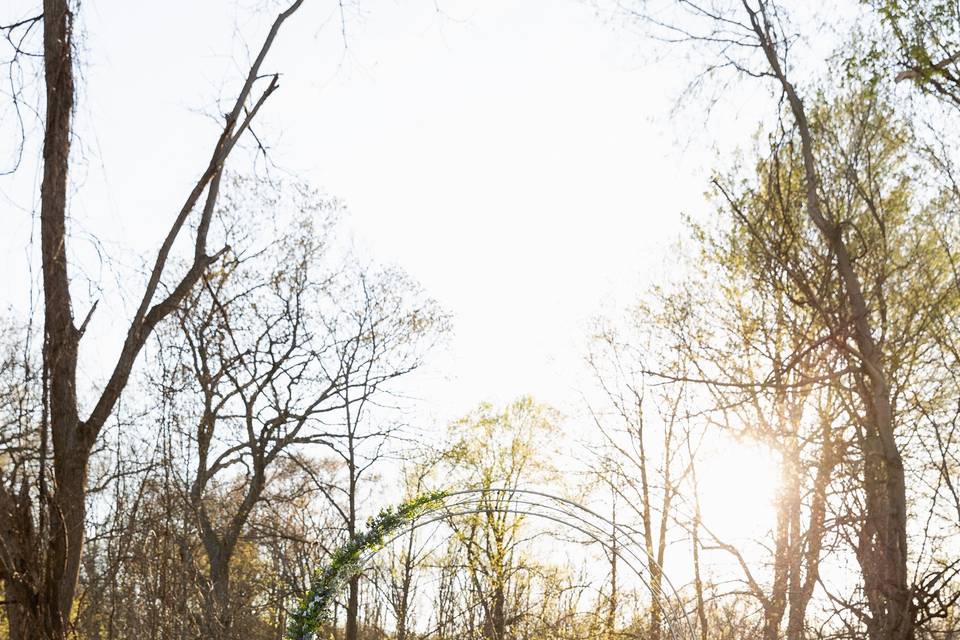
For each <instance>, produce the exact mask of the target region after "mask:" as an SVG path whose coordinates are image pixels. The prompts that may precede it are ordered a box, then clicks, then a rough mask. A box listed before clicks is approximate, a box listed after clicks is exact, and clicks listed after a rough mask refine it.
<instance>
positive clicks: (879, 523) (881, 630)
mask: <svg viewBox="0 0 960 640" xmlns="http://www.w3.org/2000/svg"><path fill="white" fill-rule="evenodd" d="M743 3H744V7H745V8H746V10H747V13H748V14H749V16H750V24H751V27H752V29H753V31H754V33H755V34H756V36H757V38H758V41H759V44H760V46H761V48H762V50H763V52H764V54H765V56H766V58H767V62H768V63H769V65H770V71H771V72H772V73H773V75H774V77H776V79H777V81H778V82H779V84H780V86H781V88H782V89H783V92H784V94H785V96H786V98H787V103H788V104H789V107H790V111H791V113H792V114H793V117H794V120H795V121H796V125H797V130H798V132H799V135H800V146H801V154H802V156H803V165H804V172H805V175H804V179H805V183H806V184H805V189H806V201H807V215H808V216H809V217H810V219H811V221H812V222H813V224H814V226H816V227H817V229H818V230H819V232H820V234H821V236H822V237H823V239H824V241H825V242H826V243H827V245H828V246H829V248H830V250H831V251H832V252H833V256H834V259H835V261H836V268H837V274H838V275H839V276H840V279H841V281H842V282H843V293H844V296H845V301H846V306H847V309H848V311H849V315H850V320H851V322H852V325H853V338H854V341H855V342H856V345H857V349H858V351H859V353H858V354H857V358H858V361H859V365H860V369H861V371H860V383H859V389H858V393H859V395H860V397H861V398H862V400H863V405H864V407H865V415H864V416H862V422H863V427H864V430H865V432H866V437H865V438H864V444H865V446H864V451H863V476H864V477H863V486H864V493H865V495H866V502H867V513H866V514H865V517H864V520H863V524H862V527H861V531H860V540H859V545H858V549H857V557H858V560H859V562H860V567H861V570H862V572H863V580H864V592H865V594H866V597H867V604H868V608H869V611H870V617H869V620H868V621H867V632H868V634H869V637H870V638H871V640H912V639H913V637H914V616H915V612H914V611H913V607H912V602H911V589H910V587H909V585H908V571H907V509H906V481H905V478H904V470H903V458H902V456H901V453H900V449H899V447H898V446H897V443H896V438H895V436H894V415H893V404H892V402H891V399H890V382H889V380H888V378H887V375H888V373H887V371H886V369H885V366H884V365H885V362H884V355H883V352H882V350H881V349H880V347H879V346H878V344H877V342H876V340H875V339H874V331H873V329H874V327H872V326H871V316H870V312H869V308H868V306H867V301H866V298H865V296H864V293H863V287H862V285H861V282H860V277H859V275H858V274H857V272H856V269H855V268H854V265H853V260H852V258H851V256H850V252H849V250H848V248H847V244H846V241H845V240H844V238H843V230H842V228H841V226H840V224H838V223H837V222H836V221H834V220H831V219H829V218H828V217H827V214H826V213H825V210H824V207H823V204H822V201H821V198H820V180H819V172H818V169H817V160H816V155H815V151H814V140H813V134H812V133H811V130H810V124H809V121H808V119H807V113H806V110H805V108H804V106H803V101H802V100H801V99H800V96H799V94H798V93H797V90H796V87H794V85H793V84H792V83H791V82H790V81H789V80H788V79H787V76H786V74H785V72H784V70H783V66H782V65H781V61H780V57H779V54H778V51H777V46H778V43H777V41H776V38H775V36H774V35H773V29H772V26H771V24H770V20H769V16H768V15H767V13H766V7H765V5H764V4H763V3H761V4H760V9H759V10H754V9H752V8H751V7H750V6H749V4H747V2H746V0H743Z"/></svg>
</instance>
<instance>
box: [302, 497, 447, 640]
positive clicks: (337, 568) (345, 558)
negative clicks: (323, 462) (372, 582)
mask: <svg viewBox="0 0 960 640" xmlns="http://www.w3.org/2000/svg"><path fill="white" fill-rule="evenodd" d="M447 496H448V493H447V492H446V491H433V492H431V493H426V494H423V495H419V496H417V497H416V498H413V499H412V500H408V501H407V502H404V503H402V504H400V505H398V506H396V507H390V508H387V509H384V510H383V511H381V512H380V513H378V514H377V515H376V516H375V517H373V518H370V520H368V521H367V529H366V531H364V532H363V533H361V534H360V535H358V536H356V537H355V538H353V539H352V540H350V541H348V542H347V543H346V544H345V545H343V546H342V547H340V548H339V549H337V550H336V551H335V552H334V553H333V555H331V556H330V561H329V562H328V563H327V565H326V566H325V567H323V568H322V569H319V570H318V571H317V572H316V573H315V574H314V576H313V580H312V581H311V583H310V588H309V589H308V590H307V592H306V593H305V594H304V595H303V597H302V598H300V603H299V606H298V607H297V610H296V611H295V612H294V613H293V615H292V616H291V619H290V625H289V627H288V629H287V638H288V639H289V640H312V638H315V637H316V633H317V631H318V630H319V629H320V627H321V626H322V625H323V624H325V623H327V622H330V617H331V612H332V605H333V600H334V598H335V597H336V595H337V592H338V591H339V590H340V588H341V587H342V586H343V585H344V583H346V582H347V580H349V579H350V578H352V577H353V576H355V575H356V574H358V573H360V571H362V570H363V567H362V566H361V560H362V559H363V557H364V556H365V555H367V554H368V553H370V552H374V551H378V550H379V549H380V548H381V547H382V546H383V544H384V541H386V540H387V539H389V538H390V537H391V535H392V534H395V533H397V532H398V531H399V530H400V529H402V528H403V527H404V526H405V525H407V524H408V523H410V522H412V521H413V520H415V519H416V518H417V517H418V516H420V515H422V514H423V513H425V512H427V511H430V510H431V509H434V508H436V507H439V506H442V505H443V501H444V499H445V498H446V497H447Z"/></svg>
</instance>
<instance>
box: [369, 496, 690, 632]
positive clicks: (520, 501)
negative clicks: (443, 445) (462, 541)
mask: <svg viewBox="0 0 960 640" xmlns="http://www.w3.org/2000/svg"><path fill="white" fill-rule="evenodd" d="M498 493H499V494H505V495H508V496H509V499H508V501H507V502H508V506H498V505H490V504H489V503H483V502H481V500H482V499H483V498H484V497H488V496H490V494H498ZM491 511H495V512H499V513H513V514H517V515H528V516H534V517H538V518H542V519H545V520H550V521H553V522H556V523H558V524H561V525H564V526H566V527H569V528H572V529H574V530H576V531H578V532H580V533H582V534H583V535H586V536H587V537H589V538H590V539H591V540H592V541H594V542H597V543H599V544H600V545H602V546H603V547H604V548H605V549H607V550H608V551H610V552H612V553H614V554H616V555H617V557H619V558H620V559H621V560H623V562H624V564H626V566H627V567H628V568H629V569H631V570H632V571H633V573H634V574H635V575H636V576H637V578H639V580H640V582H641V583H643V585H644V587H646V589H647V591H648V592H649V593H650V595H651V597H653V598H654V599H655V601H656V603H657V605H658V606H659V607H660V611H661V612H662V613H663V614H664V617H663V620H664V622H665V623H666V626H667V629H668V630H669V632H670V637H671V640H683V638H684V636H685V635H686V638H688V639H689V640H693V639H694V638H696V634H695V633H694V630H693V625H692V624H691V623H690V619H689V617H688V616H687V613H686V607H685V606H684V604H683V600H682V599H681V598H680V595H679V593H678V592H677V589H676V587H675V586H674V585H673V582H671V580H670V578H669V577H668V576H667V575H666V573H664V571H663V568H662V567H661V566H660V565H659V564H658V563H657V561H656V560H655V559H654V558H653V557H652V556H651V555H650V554H649V553H648V552H647V550H646V547H644V546H643V545H642V544H640V543H639V542H638V541H637V540H636V538H635V537H634V532H633V531H632V530H630V529H629V528H627V527H625V526H623V525H621V524H618V523H616V522H614V521H612V520H610V519H609V518H607V517H606V516H603V515H600V514H598V513H597V512H595V511H593V510H591V509H589V508H587V507H585V506H584V505H582V504H580V503H578V502H576V501H574V500H571V499H569V498H564V497H561V496H556V495H552V494H549V493H546V492H543V491H537V490H533V489H514V488H503V487H493V488H488V489H462V490H458V491H451V492H448V493H447V494H446V495H445V496H444V498H443V500H442V503H441V504H439V505H437V506H435V507H432V508H430V509H428V510H427V511H425V512H424V513H422V514H420V515H419V516H418V517H417V518H416V519H415V520H414V521H412V522H410V523H408V524H406V525H404V527H403V528H402V529H400V530H398V531H397V532H395V533H394V534H392V535H391V536H390V537H389V538H387V539H385V540H384V541H383V544H382V545H380V547H379V548H378V549H374V550H371V551H368V552H367V553H366V554H364V555H363V556H362V557H361V558H360V560H359V563H358V566H359V567H360V568H365V567H366V566H367V565H368V564H369V563H370V562H371V561H372V560H373V558H374V557H375V556H376V555H377V553H378V552H379V550H380V549H383V548H385V547H386V546H388V545H390V544H391V543H393V542H394V541H395V540H397V539H398V538H401V537H403V536H405V535H407V534H409V533H411V532H413V531H415V530H417V529H419V528H421V527H425V526H428V525H431V524H434V523H437V522H445V521H449V520H450V519H452V518H456V517H460V516H466V515H473V514H483V513H488V512H491ZM601 525H606V527H607V528H606V529H605V528H604V527H603V526H601ZM611 534H612V535H611ZM611 537H612V541H613V543H616V542H618V541H625V542H626V543H627V544H626V545H617V546H613V544H612V543H611ZM638 550H641V551H642V557H641V555H640V554H638ZM625 554H626V556H627V557H625ZM644 565H646V566H647V567H650V566H656V567H657V568H658V569H659V570H660V578H661V585H660V587H659V588H658V589H654V588H653V586H652V585H651V584H650V582H649V581H648V579H647V577H646V576H645V572H644V571H643V570H642V567H643V566H644ZM664 587H666V589H667V590H668V591H665V590H664ZM671 600H672V601H673V602H675V604H676V605H677V606H676V611H677V612H678V614H677V615H674V614H672V613H671V608H670V607H668V606H667V605H668V604H670V601H671ZM677 617H680V618H681V620H680V621H677V620H676V618H677ZM678 627H680V629H679V634H678Z"/></svg>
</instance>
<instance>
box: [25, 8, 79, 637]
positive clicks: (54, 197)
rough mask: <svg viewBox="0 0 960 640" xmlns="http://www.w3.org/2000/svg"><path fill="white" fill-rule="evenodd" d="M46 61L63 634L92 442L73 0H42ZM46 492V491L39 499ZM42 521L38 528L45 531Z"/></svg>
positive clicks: (48, 333) (52, 547)
mask: <svg viewBox="0 0 960 640" xmlns="http://www.w3.org/2000/svg"><path fill="white" fill-rule="evenodd" d="M43 14H44V19H43V60H44V78H45V81H46V118H45V131H44V139H43V180H42V182H41V185H40V238H41V239H40V243H41V253H42V256H43V294H44V333H45V335H44V343H43V358H44V364H45V366H46V368H47V371H48V372H49V373H48V377H49V390H48V402H49V419H50V434H51V440H52V443H53V480H54V482H53V488H52V492H51V494H50V495H49V496H47V497H46V504H41V506H40V508H41V510H45V511H46V514H44V515H43V516H41V518H44V517H46V521H45V523H44V524H45V525H46V526H49V540H48V541H43V540H39V541H38V542H39V544H41V545H44V546H46V554H45V556H44V559H45V562H44V567H43V570H42V571H43V577H42V581H41V583H42V585H43V586H42V590H43V593H42V594H40V598H41V601H42V604H41V607H40V610H41V615H42V620H41V621H40V623H41V626H42V628H43V632H44V633H45V634H46V635H47V636H48V637H50V638H62V637H64V636H65V634H66V625H67V622H68V620H69V618H70V609H71V606H72V603H73V596H74V593H75V591H76V585H77V576H78V573H79V569H80V553H81V551H82V548H83V527H84V520H85V517H86V503H85V499H84V497H85V489H86V483H87V460H88V457H89V451H90V444H89V443H88V442H86V439H85V438H84V434H83V431H82V425H81V423H80V418H79V415H78V411H77V383H76V371H77V349H78V344H79V340H80V332H79V330H78V329H77V328H76V327H75V326H74V322H73V305H72V299H71V295H70V278H69V275H68V272H67V255H66V245H67V242H66V236H67V232H66V207H67V169H68V166H69V157H70V136H71V117H72V115H73V102H74V77H73V73H74V72H73V55H72V54H73V31H72V29H73V13H72V11H71V8H70V6H69V3H68V1H67V0H44V3H43ZM41 499H43V498H41ZM43 528H44V527H41V530H40V532H39V533H40V535H41V536H42V535H43V534H44V531H43Z"/></svg>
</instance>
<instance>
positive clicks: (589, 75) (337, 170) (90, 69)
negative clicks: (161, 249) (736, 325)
mask: <svg viewBox="0 0 960 640" xmlns="http://www.w3.org/2000/svg"><path fill="white" fill-rule="evenodd" d="M437 1H438V2H439V5H440V7H441V9H443V14H438V13H437V11H436V8H435V5H434V3H433V1H432V0H395V1H388V0H377V1H373V2H363V3H362V4H363V5H364V9H363V10H362V11H357V10H349V11H348V14H347V16H346V18H347V23H346V30H347V44H348V48H347V50H346V52H345V51H344V43H343V39H342V38H341V36H340V33H339V30H340V24H339V17H338V16H337V15H336V14H335V13H333V8H332V3H330V2H315V1H313V0H308V2H307V3H306V5H307V6H306V7H305V8H304V10H303V11H302V12H301V13H300V14H298V15H297V17H296V19H295V21H294V22H293V23H288V26H287V27H285V29H284V31H283V32H282V33H281V37H280V40H279V42H278V45H277V47H276V49H275V55H273V56H272V57H271V58H270V60H269V61H268V63H267V65H266V67H265V70H267V71H272V70H279V71H282V72H283V74H284V75H283V78H282V81H281V88H280V91H279V92H278V93H277V94H275V96H274V97H273V98H271V100H270V102H269V103H268V107H267V108H266V109H265V110H264V112H263V114H262V118H261V121H260V122H261V125H260V127H259V128H258V133H259V134H260V136H261V138H263V139H265V140H267V141H269V142H270V143H271V145H272V147H273V150H272V159H273V161H274V162H275V163H276V164H277V165H278V166H279V167H280V169H281V170H282V171H284V172H288V173H290V174H292V175H294V176H298V177H301V178H305V179H307V180H309V181H310V182H311V183H312V184H313V185H315V186H316V187H318V188H320V189H322V190H323V191H325V192H326V193H328V194H330V195H333V196H336V197H338V198H340V199H342V200H343V201H345V203H346V204H347V206H348V207H349V209H350V212H351V217H352V220H353V225H354V227H355V229H356V233H357V236H358V238H359V241H360V242H361V243H363V244H364V245H365V246H367V247H368V248H369V251H370V252H371V253H372V254H373V255H374V256H376V257H377V258H378V259H381V260H387V261H395V262H396V263H398V264H399V265H400V266H402V267H403V268H404V269H406V270H407V271H409V272H410V273H411V274H412V275H413V276H414V277H416V278H417V279H418V280H419V281H420V282H421V283H422V284H423V285H424V287H425V288H426V289H427V291H428V292H429V293H430V294H431V295H432V296H434V297H435V298H436V299H437V300H438V301H439V302H440V303H441V304H442V305H443V306H444V307H445V308H446V309H447V310H448V311H450V312H451V313H452V314H453V317H454V331H455V332H454V336H453V338H452V340H451V342H450V345H449V349H448V351H447V352H445V353H444V354H440V355H439V357H438V358H437V359H435V367H434V369H433V370H434V371H437V372H442V375H441V374H438V375H435V376H432V377H430V378H429V379H427V378H424V379H423V381H422V386H421V388H419V389H418V390H417V395H419V396H420V397H421V398H422V399H423V400H424V401H425V404H426V406H427V407H429V408H430V410H431V412H432V413H433V415H435V416H436V417H437V418H438V419H440V420H445V419H448V418H450V417H454V416H458V415H461V414H463V413H465V412H466V411H467V410H469V409H470V408H471V407H473V406H474V405H475V404H476V403H477V402H479V401H480V400H484V399H489V400H494V401H505V400H509V399H512V398H514V397H516V396H519V395H521V394H525V393H530V394H533V395H534V396H535V397H536V398H538V399H540V400H542V401H545V402H548V403H551V404H554V405H555V406H558V407H559V408H561V409H562V410H565V411H567V412H576V411H577V410H578V408H579V407H578V398H579V396H578V389H577V383H576V380H577V378H578V377H579V375H580V373H581V372H582V366H581V364H580V363H581V357H582V354H583V350H584V343H585V338H586V327H585V323H586V321H587V320H588V319H589V318H590V317H592V316H594V315H595V314H597V313H599V312H601V311H602V310H603V309H608V310H612V309H616V308H617V306H618V305H620V304H622V303H624V302H625V301H628V300H630V299H631V298H632V297H633V296H634V295H635V294H636V292H637V291H638V289H639V287H641V286H643V285H644V284H646V283H648V282H650V281H651V280H652V279H654V278H653V277H651V275H650V274H651V273H654V274H663V273H664V272H667V271H668V270H669V269H670V268H671V266H672V265H673V264H674V263H675V262H674V261H673V259H672V257H671V256H670V255H669V248H670V246H671V243H673V242H674V241H675V240H676V239H677V237H678V236H679V234H680V230H681V225H680V215H681V213H682V212H689V213H695V214H702V213H703V212H705V211H707V210H708V207H707V205H706V204H705V201H704V198H703V193H704V192H705V191H706V190H707V186H708V177H709V170H710V168H711V166H712V165H713V164H714V160H715V154H714V152H713V151H712V149H713V148H714V144H715V143H719V145H720V147H721V148H724V149H726V151H728V152H729V150H730V149H731V148H732V147H733V146H735V145H738V144H739V145H744V146H748V145H749V143H750V135H751V134H752V133H753V132H754V130H755V129H756V120H755V119H754V118H752V117H746V116H743V115H740V116H739V117H738V114H741V113H742V112H741V111H740V109H743V106H742V105H743V104H748V103H749V101H750V96H749V95H748V94H747V93H746V92H745V91H744V92H743V94H742V96H741V97H740V100H741V104H740V105H738V104H733V105H732V106H731V107H730V108H727V109H724V110H722V111H718V112H717V114H715V115H714V117H713V118H712V119H710V120H707V118H706V117H705V116H703V115H697V114H696V112H695V110H694V112H693V113H691V112H689V111H688V112H685V113H683V114H682V116H681V117H680V118H671V116H670V110H671V107H673V106H674V101H675V100H676V99H677V97H678V96H679V92H680V90H681V89H682V88H683V83H684V82H685V81H686V80H688V79H689V78H690V77H691V70H690V69H689V68H683V67H681V66H680V65H679V64H675V63H672V62H669V61H672V60H673V59H674V58H673V56H668V57H666V61H664V59H661V61H659V62H657V61H655V59H654V54H655V53H660V54H662V53H663V45H656V44H654V43H649V42H644V41H643V39H642V38H641V37H640V36H639V35H638V33H637V32H636V31H635V30H633V29H630V28H627V25H626V24H625V22H624V20H623V19H622V18H621V17H618V16H615V15H614V16H611V15H609V14H603V12H600V13H598V11H597V10H596V8H595V7H594V6H593V5H592V4H591V3H590V2H588V1H585V0H584V1H581V0H537V1H526V2H516V1H514V0H483V1H474V2H466V1H463V2H460V1H453V0H437ZM14 4H15V5H17V6H18V7H20V6H21V5H22V7H23V11H22V14H23V15H29V12H30V9H31V8H32V7H33V5H34V2H32V1H25V0H15V2H14ZM273 4H274V5H275V4H276V3H273ZM82 10H83V20H82V24H83V32H84V34H85V41H84V45H83V49H84V50H83V52H82V55H81V60H82V63H83V68H84V71H83V81H82V85H83V88H82V93H81V96H80V100H79V110H78V122H79V127H78V130H79V134H80V137H79V141H78V147H77V148H78V152H79V155H78V159H79V160H80V162H79V163H78V165H77V166H78V167H79V168H78V169H77V170H75V171H74V174H73V176H72V179H73V182H74V184H75V185H76V190H77V191H76V197H75V198H74V200H73V205H72V211H71V213H72V219H73V233H74V236H75V240H76V242H75V245H74V250H75V251H76V252H77V257H76V260H75V262H76V265H77V270H78V271H79V265H83V264H86V265H88V266H87V268H86V269H85V271H86V275H87V276H88V277H89V279H90V281H91V282H93V283H94V284H95V285H98V286H100V287H101V288H103V289H104V290H105V291H106V294H105V298H104V300H103V301H102V302H101V304H100V308H99V311H98V312H97V316H96V317H95V322H96V323H97V324H96V326H95V327H93V328H92V331H96V332H98V334H99V335H101V336H104V337H106V339H105V340H87V341H86V345H87V347H86V348H87V353H86V354H85V355H86V356H87V360H86V361H87V362H88V363H94V364H91V365H88V367H93V366H94V365H96V364H97V363H100V362H105V361H109V359H111V358H112V357H113V356H114V354H115V353H116V350H117V349H118V347H119V340H120V337H119V336H118V335H117V333H116V331H117V328H118V327H120V326H122V323H123V318H124V317H127V314H129V311H130V302H129V300H128V301H126V302H124V301H122V300H121V299H120V298H119V296H118V294H117V291H118V286H119V288H120V290H124V289H126V291H127V293H128V295H129V294H132V293H133V292H134V291H135V286H133V285H131V284H124V274H128V276H129V274H130V273H131V272H130V270H129V269H130V268H131V267H132V266H136V265H139V264H141V260H144V259H145V258H150V259H152V256H153V254H154V251H155V250H156V247H157V245H158V243H159V238H160V237H161V233H162V232H163V230H164V229H165V228H166V226H167V225H168V224H169V221H170V220H171V218H172V217H173V215H174V214H175V212H176V211H177V209H179V206H180V204H181V202H182V200H183V198H184V196H185V194H186V193H187V190H188V189H189V186H190V185H191V184H192V181H193V180H194V179H195V176H196V175H197V174H198V173H199V171H200V170H201V169H202V167H203V163H204V162H205V161H206V158H207V156H208V154H209V149H210V145H211V144H212V142H213V140H214V139H215V136H216V133H217V127H218V125H217V124H216V123H215V122H213V121H211V120H210V119H208V118H206V117H205V116H204V115H202V113H201V112H207V113H209V112H212V111H213V109H212V108H211V105H213V104H214V100H215V99H216V98H217V97H218V96H230V95H232V87H233V86H235V83H236V81H237V80H238V79H239V78H240V77H241V75H242V73H243V71H244V70H245V68H246V67H245V62H246V60H247V59H248V54H247V52H246V51H245V50H244V48H243V47H242V45H241V43H242V42H243V41H246V42H247V43H249V45H250V46H252V47H253V46H258V45H259V42H260V40H261V38H262V36H263V33H264V28H265V22H264V18H266V17H267V16H266V14H263V15H262V16H261V17H260V18H251V17H250V16H251V15H253V12H252V11H251V7H250V6H247V4H241V5H238V4H237V3H236V2H230V1H225V0H204V1H203V2H197V1H196V0H189V1H187V0H169V1H167V2H162V3H143V2H129V0H99V1H98V2H86V3H83V5H82ZM6 13H7V11H6V10H5V11H4V14H5V15H6ZM14 13H17V12H16V11H15V12H14ZM271 13H272V12H271ZM658 49H659V51H658ZM677 57H679V54H678V56H677ZM31 153H32V155H31V156H29V157H28V161H27V162H26V163H25V165H24V170H22V171H21V172H20V173H19V174H18V176H16V177H15V178H12V179H11V178H4V179H0V194H2V195H0V202H2V203H3V204H4V206H5V207H6V209H7V215H6V216H5V219H7V220H9V223H8V226H7V230H8V233H7V234H4V235H3V236H2V237H0V250H2V252H3V261H4V262H3V267H4V272H5V274H6V277H5V278H4V279H3V281H2V282H0V301H2V303H3V304H4V305H11V306H13V307H14V308H15V309H17V310H19V311H21V312H22V311H24V310H25V309H26V307H27V305H28V302H27V300H28V296H27V289H26V283H28V282H30V276H29V273H28V272H27V271H26V270H25V265H26V264H27V260H25V257H26V255H27V254H28V252H27V253H25V250H24V247H26V246H28V244H29V238H30V230H31V227H32V219H31V213H30V209H31V207H32V206H35V198H36V193H37V189H36V184H38V183H39V178H38V174H37V172H36V157H37V153H36V149H32V150H31ZM235 168H237V169H242V168H243V167H235ZM92 236H95V237H97V238H98V239H99V240H100V242H101V243H102V245H103V247H104V249H105V251H106V252H107V253H108V254H110V255H111V256H112V261H111V263H110V264H109V265H107V266H106V267H105V268H103V269H102V270H101V269H98V268H96V265H97V261H96V260H94V259H92V258H93V245H92V243H90V242H89V241H88V238H90V237H92ZM37 271H38V269H37V268H36V265H35V268H34V274H35V277H34V282H36V281H37V280H36V272H37ZM118 282H119V283H120V284H119V285H118ZM127 282H128V283H129V282H130V280H129V277H128V278H127ZM78 288H79V289H81V291H78V294H80V295H83V294H85V293H86V285H85V284H79V285H78ZM35 291H36V287H35ZM94 295H96V297H99V295H98V294H94ZM75 312H76V314H77V315H79V316H82V315H83V313H85V308H83V307H82V306H81V305H80V304H78V309H77V310H76V311H75ZM94 344H95V345H96V346H95V347H91V345H94ZM94 348H95V349H96V350H97V351H98V352H99V353H92V352H91V351H92V350H93V349H94ZM87 373H88V374H89V375H90V376H91V377H92V378H93V379H100V378H102V376H103V375H104V371H100V370H93V371H87Z"/></svg>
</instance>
